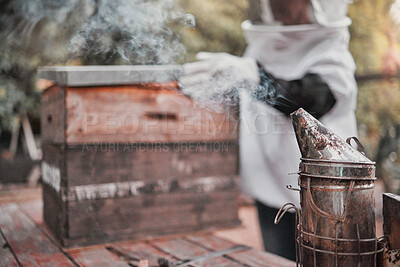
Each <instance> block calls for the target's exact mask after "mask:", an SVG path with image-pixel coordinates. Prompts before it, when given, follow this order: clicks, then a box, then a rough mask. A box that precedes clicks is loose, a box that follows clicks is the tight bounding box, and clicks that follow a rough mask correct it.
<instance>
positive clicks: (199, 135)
mask: <svg viewBox="0 0 400 267" xmlns="http://www.w3.org/2000/svg"><path fill="white" fill-rule="evenodd" d="M66 105H67V110H68V112H67V128H66V140H67V143H69V144H72V143H75V144H82V143H96V142H122V143H136V142H185V141H199V140H201V141H226V140H231V141H233V140H237V137H238V131H237V130H238V122H237V121H233V120H231V119H230V117H229V116H228V115H227V114H223V113H216V112H212V111H210V110H207V109H205V108H200V107H196V105H195V104H194V103H193V101H192V100H191V99H189V98H188V97H186V96H184V95H183V94H181V93H180V92H178V91H177V90H176V87H175V86H174V87H171V85H170V84H166V89H162V90H160V89H159V88H151V87H147V88H146V87H143V86H136V85H135V86H114V87H90V88H85V87H79V88H78V87H75V88H72V87H68V88H67V98H66Z"/></svg>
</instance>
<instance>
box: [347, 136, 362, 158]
mask: <svg viewBox="0 0 400 267" xmlns="http://www.w3.org/2000/svg"><path fill="white" fill-rule="evenodd" d="M351 140H354V142H356V144H357V146H358V148H359V149H358V150H359V151H360V152H361V153H363V154H364V155H365V150H364V146H363V145H362V144H361V142H360V140H358V138H357V137H355V136H351V137H348V138H347V139H346V143H347V144H349V145H350V146H351V147H353V146H352V145H351Z"/></svg>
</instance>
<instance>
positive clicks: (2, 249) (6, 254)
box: [0, 231, 19, 267]
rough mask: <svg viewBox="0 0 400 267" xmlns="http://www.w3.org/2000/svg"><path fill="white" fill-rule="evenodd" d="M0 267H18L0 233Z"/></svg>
mask: <svg viewBox="0 0 400 267" xmlns="http://www.w3.org/2000/svg"><path fill="white" fill-rule="evenodd" d="M0 266H10V267H12V266H19V265H18V262H17V260H16V259H15V257H14V255H13V254H12V252H11V250H10V247H9V245H8V243H7V242H6V240H5V239H4V237H3V234H2V233H1V231H0Z"/></svg>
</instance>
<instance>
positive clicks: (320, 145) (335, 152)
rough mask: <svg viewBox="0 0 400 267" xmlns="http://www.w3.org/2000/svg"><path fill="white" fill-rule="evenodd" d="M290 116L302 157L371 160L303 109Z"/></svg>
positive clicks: (357, 160) (356, 160) (350, 160)
mask: <svg viewBox="0 0 400 267" xmlns="http://www.w3.org/2000/svg"><path fill="white" fill-rule="evenodd" d="M290 116H291V119H292V123H293V127H294V131H295V134H296V138H297V143H298V145H299V148H300V151H301V155H302V157H303V158H308V159H316V160H337V161H346V162H371V161H370V160H369V159H368V158H367V157H366V156H364V155H363V154H362V153H361V152H359V151H358V150H357V149H355V148H353V147H352V146H351V145H349V144H348V143H346V141H344V140H343V139H341V138H340V137H339V136H337V135H336V134H335V133H333V132H332V131H331V130H329V129H328V128H327V127H326V126H324V125H323V124H322V123H321V122H319V121H318V120H317V119H316V118H314V117H313V116H311V115H310V114H309V113H308V112H307V111H305V110H304V109H302V108H300V109H298V110H296V111H295V112H293V113H292V114H290Z"/></svg>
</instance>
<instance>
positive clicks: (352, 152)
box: [275, 109, 382, 267]
mask: <svg viewBox="0 0 400 267" xmlns="http://www.w3.org/2000/svg"><path fill="white" fill-rule="evenodd" d="M291 119H292V122H293V126H294V130H295V134H296V138H297V142H298V145H299V148H300V150H301V154H302V158H301V163H300V170H299V180H298V182H299V186H300V205H301V209H300V210H299V209H297V208H296V207H295V206H294V205H293V204H291V203H288V204H286V205H284V206H283V207H282V209H281V210H280V211H279V213H278V214H277V217H276V219H275V223H278V222H279V220H280V218H281V217H282V216H283V214H284V213H285V212H286V211H287V210H289V209H295V210H296V213H297V220H298V223H297V228H296V250H297V257H296V262H297V266H299V265H300V266H306V267H308V266H314V267H316V266H324V267H325V266H346V267H352V266H355V267H358V266H363V267H364V266H376V259H377V255H378V253H380V252H381V251H382V249H380V248H379V247H378V239H377V238H376V232H375V211H374V206H375V200H374V180H375V179H376V178H375V163H374V162H372V161H370V160H369V159H368V158H367V157H366V156H365V155H364V154H362V153H361V152H359V151H358V150H356V149H355V148H353V147H352V146H351V145H350V141H351V140H352V139H353V140H354V141H355V142H356V143H357V144H358V145H359V146H361V144H360V143H359V141H358V139H357V138H355V137H352V138H348V139H347V140H346V141H344V140H342V139H341V138H339V137H338V136H337V135H335V134H334V133H333V132H332V131H330V130H329V129H328V128H326V127H325V126H324V125H322V124H321V123H320V122H319V121H318V120H316V119H315V118H314V117H312V116H311V115H310V114H309V113H307V112H306V111H304V110H303V109H299V110H297V111H295V112H293V113H292V114H291Z"/></svg>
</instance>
